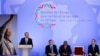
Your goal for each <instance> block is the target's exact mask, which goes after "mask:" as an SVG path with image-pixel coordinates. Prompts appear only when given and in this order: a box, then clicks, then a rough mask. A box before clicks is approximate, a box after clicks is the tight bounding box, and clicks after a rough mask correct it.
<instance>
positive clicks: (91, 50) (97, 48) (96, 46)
mask: <svg viewBox="0 0 100 56" xmlns="http://www.w3.org/2000/svg"><path fill="white" fill-rule="evenodd" d="M89 53H91V54H92V56H95V54H96V53H98V54H99V47H98V45H95V47H94V48H93V47H92V45H89V46H88V54H89Z"/></svg>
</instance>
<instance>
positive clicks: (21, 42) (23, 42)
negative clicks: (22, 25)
mask: <svg viewBox="0 0 100 56" xmlns="http://www.w3.org/2000/svg"><path fill="white" fill-rule="evenodd" d="M20 45H32V46H33V42H32V39H31V38H28V41H27V44H26V42H25V37H24V38H22V39H21V41H20Z"/></svg>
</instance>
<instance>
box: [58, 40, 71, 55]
mask: <svg viewBox="0 0 100 56" xmlns="http://www.w3.org/2000/svg"><path fill="white" fill-rule="evenodd" d="M59 53H60V56H70V55H71V53H72V51H71V48H70V46H69V45H68V43H67V41H64V43H63V45H61V46H60V48H59Z"/></svg>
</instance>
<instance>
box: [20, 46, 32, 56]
mask: <svg viewBox="0 0 100 56" xmlns="http://www.w3.org/2000/svg"><path fill="white" fill-rule="evenodd" d="M18 48H19V49H21V51H22V56H29V51H30V49H31V48H32V45H18Z"/></svg>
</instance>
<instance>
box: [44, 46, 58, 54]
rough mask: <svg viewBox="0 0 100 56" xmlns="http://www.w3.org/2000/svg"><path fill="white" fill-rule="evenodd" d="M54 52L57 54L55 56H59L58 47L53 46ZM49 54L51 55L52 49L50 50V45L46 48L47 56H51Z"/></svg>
mask: <svg viewBox="0 0 100 56" xmlns="http://www.w3.org/2000/svg"><path fill="white" fill-rule="evenodd" d="M53 52H54V53H55V54H56V55H55V56H57V54H58V53H57V47H56V45H53ZM49 53H51V48H50V45H47V46H46V48H45V54H46V55H47V56H50V55H49Z"/></svg>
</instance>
